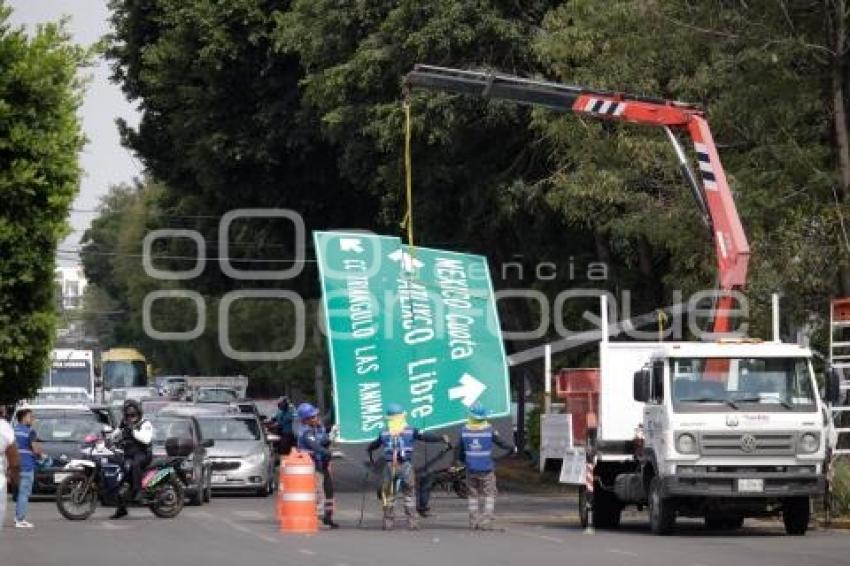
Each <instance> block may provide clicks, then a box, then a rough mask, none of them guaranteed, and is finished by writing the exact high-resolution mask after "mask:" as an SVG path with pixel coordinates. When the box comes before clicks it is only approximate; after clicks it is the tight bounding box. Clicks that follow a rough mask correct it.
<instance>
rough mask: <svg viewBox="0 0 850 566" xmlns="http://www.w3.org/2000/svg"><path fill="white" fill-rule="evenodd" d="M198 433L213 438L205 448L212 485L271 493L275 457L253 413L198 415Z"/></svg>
mask: <svg viewBox="0 0 850 566" xmlns="http://www.w3.org/2000/svg"><path fill="white" fill-rule="evenodd" d="M197 419H198V422H199V423H200V426H201V435H202V436H203V437H204V438H206V439H212V440H214V441H215V446H213V447H212V448H211V449H210V450H209V454H210V460H212V487H213V489H222V490H239V491H250V492H253V493H256V494H257V495H260V496H263V497H265V496H268V495H271V494H272V493H273V492H274V490H275V487H276V486H277V474H276V472H275V466H276V464H277V458H276V457H275V452H274V450H273V447H272V445H271V440H270V439H269V438H268V437H267V436H266V431H265V429H264V428H263V425H262V423H261V422H260V419H259V418H257V417H256V416H255V415H246V414H240V413H237V414H230V415H198V416H197Z"/></svg>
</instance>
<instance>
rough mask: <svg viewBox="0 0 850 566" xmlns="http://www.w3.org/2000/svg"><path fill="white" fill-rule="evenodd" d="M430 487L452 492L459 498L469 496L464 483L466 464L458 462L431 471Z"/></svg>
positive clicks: (467, 488)
mask: <svg viewBox="0 0 850 566" xmlns="http://www.w3.org/2000/svg"><path fill="white" fill-rule="evenodd" d="M431 474H432V475H431V489H432V490H435V489H441V490H443V491H445V492H446V493H451V492H454V493H455V495H457V496H458V497H459V498H460V499H466V498H467V497H469V487H468V486H467V483H466V466H465V465H463V464H458V465H456V466H449V467H447V468H443V469H441V470H434V471H433V472H431Z"/></svg>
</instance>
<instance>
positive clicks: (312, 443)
mask: <svg viewBox="0 0 850 566" xmlns="http://www.w3.org/2000/svg"><path fill="white" fill-rule="evenodd" d="M296 413H297V414H298V419H299V420H300V421H301V434H300V435H299V436H298V450H300V451H302V452H306V453H308V454H309V455H310V457H311V458H313V464H315V466H316V512H317V513H318V515H319V516H320V517H322V523H323V524H324V525H326V526H328V527H330V528H331V529H338V528H339V524H337V523H335V522H334V481H333V474H332V473H331V457H332V452H331V443H332V438H331V434H329V433H328V431H327V429H326V428H325V425H323V424H322V422H321V420H320V419H319V409H317V408H316V407H314V406H313V405H311V404H310V403H301V404H300V405H298V409H297V410H296Z"/></svg>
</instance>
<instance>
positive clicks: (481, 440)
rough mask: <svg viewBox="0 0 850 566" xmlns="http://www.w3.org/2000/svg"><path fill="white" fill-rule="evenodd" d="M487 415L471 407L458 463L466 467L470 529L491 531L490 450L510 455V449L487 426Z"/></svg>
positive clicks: (483, 409) (493, 473) (481, 408)
mask: <svg viewBox="0 0 850 566" xmlns="http://www.w3.org/2000/svg"><path fill="white" fill-rule="evenodd" d="M488 413H489V412H488V410H487V408H486V407H484V406H483V405H481V403H475V404H474V405H472V407H470V410H469V421H468V422H467V424H466V425H464V427H463V428H462V429H461V431H460V443H459V445H458V460H460V461H461V462H463V463H464V464H466V484H467V487H468V489H469V496H468V499H467V502H468V504H469V528H470V529H481V530H492V529H493V519H494V513H495V511H496V491H497V490H496V471H495V470H496V465H495V462H494V461H493V446H494V445H495V446H498V447H499V448H502V449H504V450H508V451H510V452H513V451H514V447H513V446H511V445H510V444H509V443H508V442H506V441H505V440H503V439H502V437H501V436H499V432H498V431H497V430H496V429H495V428H493V425H491V424H490V423H489V422H487V416H488ZM482 500H483V503H484V511H483V513H482V511H481V502H482Z"/></svg>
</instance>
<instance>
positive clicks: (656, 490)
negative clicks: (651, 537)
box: [649, 476, 676, 535]
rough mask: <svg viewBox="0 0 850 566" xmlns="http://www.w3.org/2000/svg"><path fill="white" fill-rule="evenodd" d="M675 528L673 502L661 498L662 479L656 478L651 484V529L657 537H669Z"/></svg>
mask: <svg viewBox="0 0 850 566" xmlns="http://www.w3.org/2000/svg"><path fill="white" fill-rule="evenodd" d="M675 527H676V509H675V507H674V505H673V500H671V499H669V498H665V497H662V496H661V479H660V478H659V477H658V476H655V477H654V478H652V482H650V484H649V528H650V530H652V532H653V533H655V534H657V535H669V534H670V533H672V532H673V530H674V529H675Z"/></svg>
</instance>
